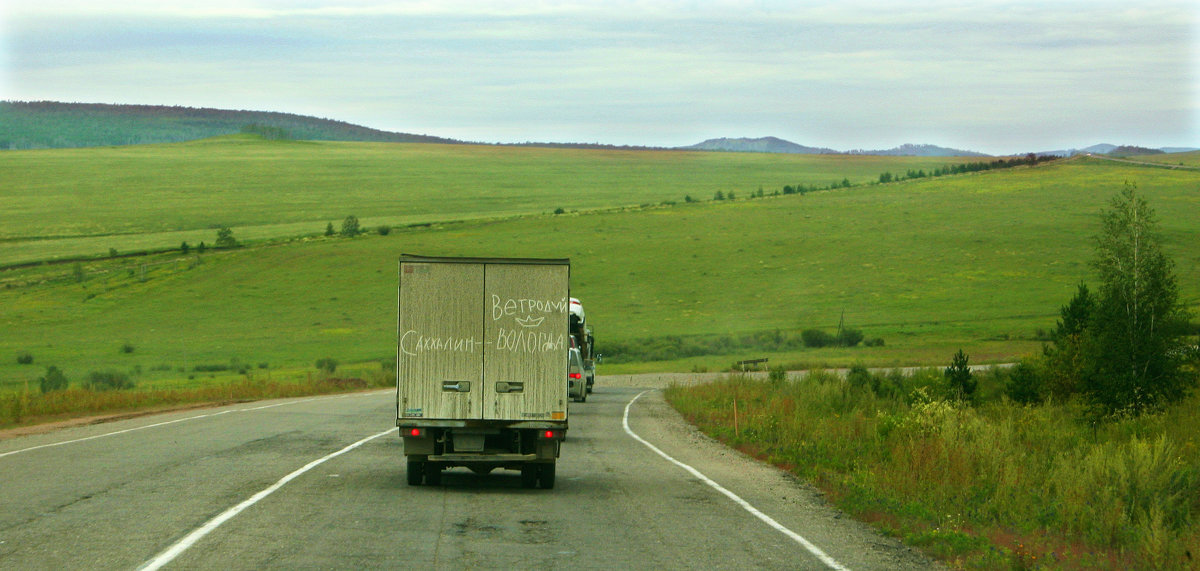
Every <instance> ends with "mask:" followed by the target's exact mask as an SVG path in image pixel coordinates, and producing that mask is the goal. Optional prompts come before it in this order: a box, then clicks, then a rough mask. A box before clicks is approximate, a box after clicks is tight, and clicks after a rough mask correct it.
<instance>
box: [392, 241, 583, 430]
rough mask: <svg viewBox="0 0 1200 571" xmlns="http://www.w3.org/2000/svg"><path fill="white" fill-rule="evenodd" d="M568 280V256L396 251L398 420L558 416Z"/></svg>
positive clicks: (563, 388) (563, 407) (542, 419)
mask: <svg viewBox="0 0 1200 571" xmlns="http://www.w3.org/2000/svg"><path fill="white" fill-rule="evenodd" d="M569 283H570V262H569V261H568V260H565V259H554V260H545V259H480V258H430V257H421V256H403V257H401V258H400V288H399V301H398V305H399V311H398V312H397V313H398V324H397V333H398V340H399V342H398V346H397V351H396V383H397V391H396V416H397V424H398V425H416V424H421V425H444V426H464V425H476V424H478V422H477V421H497V420H503V421H512V422H515V423H518V424H525V423H528V424H529V425H535V424H541V423H546V422H549V423H554V424H557V423H565V422H566V420H567V400H568V399H567V382H566V378H567V370H566V369H567V360H566V357H565V356H566V355H567V349H568V347H569V341H568V331H567V328H568V321H569V320H568V316H569V312H570V306H571V304H570V292H569V289H568V288H569ZM513 426H516V425H513Z"/></svg>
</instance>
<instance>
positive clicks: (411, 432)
mask: <svg viewBox="0 0 1200 571" xmlns="http://www.w3.org/2000/svg"><path fill="white" fill-rule="evenodd" d="M404 435H405V436H410V437H412V438H421V437H423V436H425V429H424V428H405V429H404Z"/></svg>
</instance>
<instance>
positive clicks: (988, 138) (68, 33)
mask: <svg viewBox="0 0 1200 571" xmlns="http://www.w3.org/2000/svg"><path fill="white" fill-rule="evenodd" d="M110 4H111V5H110ZM1198 12H1200V8H1197V4H1196V2H1195V1H1194V0H1183V1H1161V0H1147V1H1142V2H1131V1H1128V0H1118V1H1109V0H1094V1H1088V2H1074V1H1071V2H1068V1H1054V0H1036V1H1031V2H1001V1H995V0H987V1H971V0H953V1H933V2H920V3H916V2H897V1H851V2H845V1H839V2H829V3H824V2H821V3H818V2H769V1H764V2H751V1H729V2H700V1H628V2H573V1H563V2H542V1H538V0H519V1H514V2H475V1H465V0H462V1H454V2H437V1H412V2H393V1H384V0H361V1H356V2H332V1H327V0H196V1H180V2H173V1H170V0H118V1H114V2H109V1H106V0H3V2H2V3H0V99H7V100H53V101H73V102H88V103H136V104H153V105H182V106H190V107H216V108H224V109H249V110H263V111H282V112H288V113H299V114H303V115H314V116H318V117H326V118H330V119H338V120H343V121H349V122H351V123H357V124H361V125H365V126H368V127H374V128H377V129H385V130H390V131H403V132H410V133H421V134H430V135H438V136H443V137H453V138H457V139H466V140H472V141H482V142H523V141H557V142H599V143H608V144H617V145H655V146H681V145H690V144H693V143H697V142H700V141H701V140H704V139H708V138H713V137H761V136H777V137H781V138H784V139H787V140H790V141H793V142H796V143H800V144H804V145H810V146H821V147H831V148H834V149H837V150H848V149H881V148H890V147H893V146H896V145H899V144H902V143H931V144H937V145H943V146H949V147H955V148H960V149H969V150H976V151H982V152H987V153H993V154H1005V153H1021V152H1028V151H1039V150H1052V149H1059V148H1079V147H1085V146H1088V145H1092V144H1095V143H1113V144H1136V145H1143V146H1151V147H1161V146H1192V147H1200V33H1198V29H1197V27H1198V20H1200V17H1198Z"/></svg>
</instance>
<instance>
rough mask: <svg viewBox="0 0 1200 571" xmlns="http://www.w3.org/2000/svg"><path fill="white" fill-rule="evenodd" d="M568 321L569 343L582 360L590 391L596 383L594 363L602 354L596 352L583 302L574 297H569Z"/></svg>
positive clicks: (594, 340) (598, 360)
mask: <svg viewBox="0 0 1200 571" xmlns="http://www.w3.org/2000/svg"><path fill="white" fill-rule="evenodd" d="M570 323H571V327H570V331H571V345H572V346H574V347H575V348H577V349H579V357H580V358H581V359H582V360H583V376H584V377H585V379H586V381H587V392H589V393H590V392H592V387H593V386H594V385H595V384H596V363H599V362H600V359H601V357H602V356H601V355H599V354H597V353H596V339H595V337H594V336H593V335H592V328H591V327H589V326H588V324H587V315H586V314H585V313H584V311H583V303H582V302H580V301H579V300H578V299H575V298H571V317H570Z"/></svg>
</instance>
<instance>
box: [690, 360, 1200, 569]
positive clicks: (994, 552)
mask: <svg viewBox="0 0 1200 571" xmlns="http://www.w3.org/2000/svg"><path fill="white" fill-rule="evenodd" d="M932 373H933V374H931V372H930V371H918V372H917V373H916V374H913V375H906V376H897V375H895V374H879V373H872V378H870V379H866V378H864V377H862V375H861V373H859V375H858V376H857V378H852V379H849V380H848V379H846V378H843V377H840V376H838V375H834V374H831V373H825V372H816V373H812V374H809V375H808V376H807V377H805V378H803V379H801V380H791V381H786V382H778V381H776V382H774V383H772V382H769V381H756V380H753V379H749V378H746V377H737V376H735V377H729V378H726V379H722V380H719V381H717V382H714V383H709V384H704V385H695V386H690V387H672V388H670V389H668V390H667V398H668V400H669V401H670V402H671V403H672V404H673V405H674V406H675V407H676V408H677V409H678V410H679V411H680V412H681V413H682V414H683V415H684V416H685V418H687V419H689V420H690V421H692V422H694V423H695V424H697V425H698V426H699V427H701V428H702V429H703V430H705V431H707V432H709V433H710V434H712V435H714V436H716V437H718V438H721V439H723V440H725V441H726V442H728V443H729V444H731V445H734V446H737V447H741V448H742V449H744V450H746V451H748V452H750V453H753V454H755V455H757V456H759V457H761V458H763V459H766V460H769V461H771V462H774V463H776V464H778V465H780V466H782V467H785V468H787V469H789V470H791V471H792V472H794V473H796V474H798V475H800V476H803V477H805V478H808V479H810V480H812V481H814V482H815V483H817V484H818V485H820V486H822V487H824V488H825V489H827V490H828V491H829V493H830V494H829V495H830V497H832V498H834V499H835V500H836V501H838V502H839V504H840V505H842V506H843V507H844V508H845V509H847V510H849V511H851V512H852V513H855V514H857V515H859V516H860V517H864V518H867V519H869V520H872V521H877V522H883V523H881V525H882V524H886V526H887V527H889V528H890V530H891V531H892V532H893V533H897V534H899V535H901V536H904V537H908V538H909V539H910V540H911V541H912V542H913V543H914V544H919V545H921V546H922V547H923V548H925V549H928V550H930V551H931V552H933V553H937V554H939V555H941V556H944V557H947V558H950V559H956V560H959V561H962V562H965V564H967V565H969V566H978V567H984V568H989V567H990V568H995V567H1007V566H1017V567H1020V564H1022V563H1021V562H1026V563H1027V562H1030V561H1037V562H1039V565H1042V564H1044V565H1047V566H1050V567H1065V568H1127V567H1129V566H1133V567H1140V568H1166V569H1197V568H1200V567H1198V566H1200V561H1197V559H1200V553H1196V551H1197V550H1196V549H1194V548H1193V547H1192V546H1193V545H1194V540H1195V538H1196V537H1198V536H1200V532H1198V528H1200V522H1197V521H1196V516H1197V514H1198V513H1200V451H1198V450H1197V446H1196V439H1197V438H1200V436H1197V435H1200V413H1198V412H1197V409H1200V397H1194V398H1192V399H1191V400H1190V401H1188V402H1186V403H1182V404H1180V405H1178V406H1177V407H1175V408H1172V409H1169V410H1167V411H1166V412H1164V413H1162V414H1160V415H1157V416H1141V417H1136V418H1129V419H1125V420H1122V421H1119V422H1116V423H1113V424H1110V425H1104V426H1095V425H1091V424H1088V423H1086V422H1083V421H1081V420H1078V419H1080V418H1083V417H1084V410H1083V408H1082V407H1081V405H1079V404H1077V403H1074V402H1066V403H1057V404H1055V403H1051V404H1046V405H1043V406H1028V405H1021V404H1017V403H1014V402H1012V401H1009V400H1007V399H1004V398H997V399H995V400H992V401H990V402H987V403H985V404H983V405H980V406H976V407H972V406H969V405H967V404H965V403H961V402H956V401H953V400H951V399H948V398H947V397H948V394H947V390H946V386H945V382H944V379H943V378H942V377H941V375H939V374H936V373H937V372H936V371H932ZM985 378H987V377H986V376H985ZM997 379H999V377H997ZM996 383H999V380H997V381H996ZM981 388H985V386H981ZM989 388H990V387H989ZM735 401H736V403H737V405H736V416H737V419H736V425H737V430H736V431H735V430H734V428H733V427H734V416H735V415H734V411H735V407H734V403H735ZM964 534H965V536H970V537H971V538H974V539H970V540H967V539H964V537H965V536H964ZM1189 549H1190V551H1191V558H1189V557H1188V553H1189Z"/></svg>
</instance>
